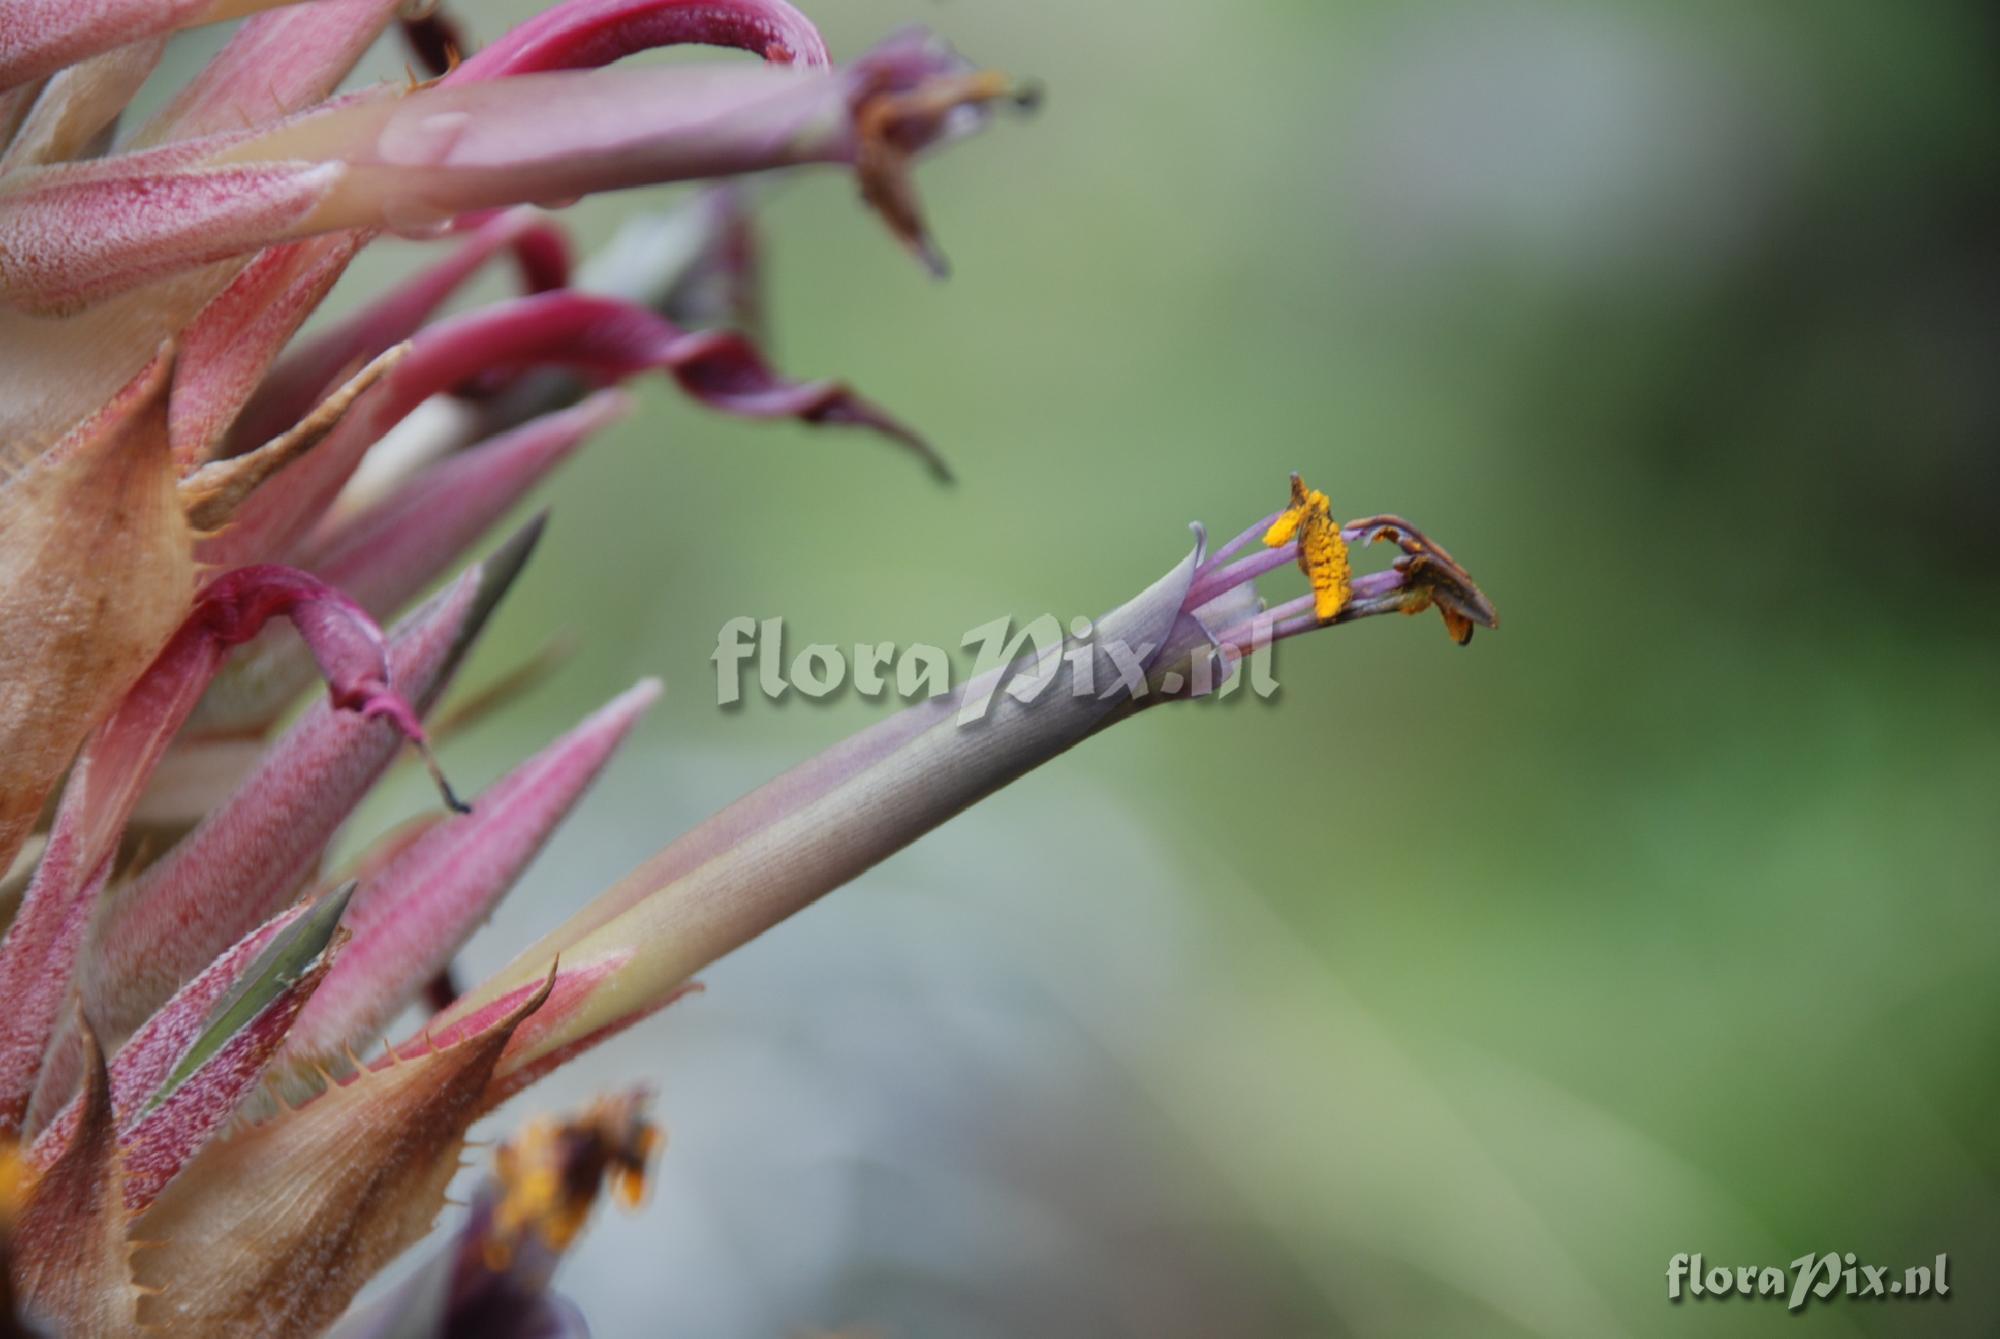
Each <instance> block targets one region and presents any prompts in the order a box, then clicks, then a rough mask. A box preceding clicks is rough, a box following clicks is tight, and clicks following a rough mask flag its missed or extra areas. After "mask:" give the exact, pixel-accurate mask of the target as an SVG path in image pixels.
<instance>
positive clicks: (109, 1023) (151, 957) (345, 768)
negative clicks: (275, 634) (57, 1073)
mask: <svg viewBox="0 0 2000 1339" xmlns="http://www.w3.org/2000/svg"><path fill="white" fill-rule="evenodd" d="M531 543H532V536H528V537H526V543H525V544H521V545H516V546H511V547H510V549H509V550H506V551H503V553H502V555H500V556H498V557H496V559H495V560H493V562H491V563H489V564H488V565H486V567H484V568H476V569H474V570H473V571H471V572H468V573H467V574H466V575H465V576H464V577H462V578H461V579H460V580H459V581H458V582H457V583H455V584H454V585H453V586H452V587H450V588H449V589H447V590H446V591H444V592H443V593H442V594H440V595H439V596H438V597H437V598H436V599H434V600H433V601H432V602H431V603H430V604H428V605H427V606H425V607H424V608H423V609H420V610H418V611H417V612H416V613H415V614H413V615H411V617H410V618H408V619H406V620H405V621H404V623H403V624H402V626H401V627H400V628H399V629H398V631H397V633H396V635H395V636H394V637H393V638H392V639H391V640H390V643H389V646H388V665H389V671H390V675H391V677H392V678H393V681H394V682H395V683H396V684H397V685H399V687H400V688H401V690H402V691H403V692H405V693H407V694H408V697H407V699H405V700H406V701H407V702H408V703H410V704H411V706H410V708H409V709H408V710H409V711H410V712H412V713H414V711H416V710H421V709H422V708H423V707H425V706H426V705H428V704H429V703H430V702H432V701H433V700H435V698H436V697H437V695H438V694H439V693H440V692H442V690H443V688H444V685H445V684H446V683H447V682H448V681H449V678H450V676H451V673H452V671H453V670H455V669H456V667H457V665H458V663H459V661H460V659H461V658H462V657H463V655H464V653H465V652H466V650H467V649H468V648H469V646H470V644H471V641H472V639H473V638H474V637H476V636H477V634H478V632H479V631H480V629H481V628H482V627H483V626H484V623H485V619H486V617H487V615H489V614H490V613H491V611H492V609H493V606H494V604H495V603H496V602H497V601H498V599H499V597H500V595H501V594H502V593H504V591H505V590H506V588H507V586H508V585H509V584H510V583H511V581H512V579H513V577H514V575H515V574H516V573H518V571H519V570H520V565H521V563H522V562H523V561H525V559H526V552H525V549H526V547H527V544H531ZM309 640H310V638H309ZM371 692H372V690H371V688H370V687H369V685H368V683H367V682H366V681H355V682H352V683H350V684H349V686H348V687H347V688H346V689H345V690H344V692H343V695H342V697H343V700H345V701H347V702H349V703H353V704H363V703H366V702H368V701H369V700H371V699H370V697H369V694H370V693H371ZM332 706H333V704H331V703H322V704H320V705H318V706H316V707H314V708H313V709H312V710H310V711H308V712H307V713H306V714H305V715H304V717H302V718H301V719H300V720H299V722H298V724H296V725H295V726H293V727H292V729H291V730H290V731H288V732H287V733H286V735H285V736H284V737H283V738H282V739H281V740H279V741H278V742H277V743H276V744H275V745H273V746H272V748H271V750H270V751H269V752H268V753H267V754H266V755H265V757H264V759H263V760H262V761H261V763H260V764H259V766H258V768H257V770H256V771H255V772H253V773H252V774H251V775H250V776H249V777H248V778H247V779H246V780H245V781H244V782H243V783H242V785H241V786H239V787H238V788H237V790H236V792H235V793H234V794H233V795H232V796H231V797H230V798H229V799H228V800H227V801H225V802H224V803H223V804H222V805H221V806H220V807H219V808H217V809H216V810H215V811H214V812H213V813H211V814H210V815H209V816H208V818H207V819H206V820H204V821H203V822H202V824H201V825H200V826H199V827H197V828H196V829H195V830H194V831H193V832H191V833H189V834H188V836H187V837H185V838H184V839H182V840H181V841H180V842H179V843H178V844H177V845H176V846H175V847H174V848H173V849H172V850H171V851H169V852H168V853H167V854H166V855H165V856H163V857H161V858H160V860H158V861H157V862H155V863H154V864H153V865H151V866H149V867H148V868H147V869H146V871H145V873H143V874H142V875H140V876H139V878H138V879H137V880H136V881H135V882H134V883H133V885H132V886H131V887H130V888H129V889H127V890H125V891H124V892H123V893H122V894H121V895H120V896H119V897H118V898H117V899H116V900H115V901H114V902H112V903H111V904H110V905H109V906H107V908H106V909H105V912H104V914H103V915H102V916H101V917H100V919H99V923H98V926H97V931H96V933H95V936H94V938H93V942H92V949H91V952H90V954H89V955H88V957H87V959H86V961H85V964H84V970H83V972H82V973H81V978H82V988H83V998H84V1003H85V1010H86V1013H87V1015H88V1016H89V1017H90V1018H91V1020H92V1021H93V1022H94V1023H96V1025H97V1026H98V1027H100V1028H103V1029H105V1031H106V1033H107V1035H112V1036H118V1037H123V1036H124V1035H126V1034H127V1033H129V1032H130V1031H131V1030H132V1029H133V1028H135V1027H137V1026H138V1025H139V1024H140V1023H141V1022H143V1021H144V1020H145V1018H146V1016H147V1015H148V1014H150V1013H151V1012H152V1011H153V1010H154V1009H155V1008H156V1007H158V1006H159V1005H160V1004H161V1003H162V1002H164V1001H165V1000H166V999H167V998H168V997H169V996H171V995H172V994H173V992H174V991H175V990H177V989H178V988H179V987H180V985H181V983H182V982H184V981H187V980H189V979H190V978H192V977H193V976H194V975H195V974H196V973H198V972H199V971H200V970H201V969H202V968H203V967H205V966H206V965H207V964H208V963H209V961H210V960H211V959H213V958H214V956H215V955H216V954H218V953H220V952H221V951H222V950H223V949H224V948H226V947H227V946H228V945H229V944H231V943H233V942H235V941H236V940H237V939H238V938H240V937H241V936H242V935H244V934H246V933H247V932H249V931H250V930H251V929H252V928H253V927H255V926H256V925H257V924H258V923H259V922H261V921H263V920H265V919H267V918H269V917H270V916H271V915H272V914H274V913H275V912H276V911H277V910H278V909H279V908H280V907H281V906H282V905H283V904H284V902H285V900H286V899H287V898H288V897H289V896H290V895H291V894H292V893H293V892H294V891H295V890H296V889H297V888H298V886H299V885H300V883H301V882H302V881H304V880H305V879H306V878H307V877H309V875H310V873H311V871H312V869H313V867H314V865H315V863H316V862H317V860H318V857H319V854H320V852H321V850H322V849H323V848H324V847H325V845H326V843H327V841H328V840H330V839H331V837H332V836H333V833H334V832H335V830H336V829H337V828H338V827H339V825H340V824H341V823H342V822H343V821H344V820H345V819H346V817H347V815H348V813H349V812H350V811H351V810H352V809H353V806H354V805H355V804H356V803H358V802H359V801H360V799H361V797H362V796H363V795H364V794H366V792H367V790H368V788H369V787H370V786H371V785H372V784H373V783H374V781H375V778H376V777H378V776H379V775H380V774H381V772H382V770H383V769H384V768H385V767H387V766H388V764H389V761H390V759H391V758H392V757H393V756H394V755H395V752H396V748H397V744H398V740H399V736H400V733H401V731H402V730H403V729H404V728H406V726H408V725H413V724H414V720H413V719H409V720H406V721H404V722H403V723H402V724H395V725H393V728H392V726H391V725H384V724H382V723H379V722H376V721H372V720H370V719H368V718H367V717H366V715H365V714H364V715H356V714H351V713H336V712H335V711H334V710H332V709H331V708H332ZM394 714H396V715H398V716H400V715H401V714H402V713H401V712H397V713H394Z"/></svg>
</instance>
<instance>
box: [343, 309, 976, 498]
mask: <svg viewBox="0 0 2000 1339" xmlns="http://www.w3.org/2000/svg"><path fill="white" fill-rule="evenodd" d="M549 364H556V365H562V366H567V367H571V368H575V369H577V370H579V371H582V372H585V373H587V374H589V375H591V376H594V377H597V378H603V379H620V378H624V377H630V376H634V375H637V374H638V373H641V372H648V371H663V372H666V373H668V374H670V375H671V376H672V377H673V378H674V379H675V380H676V381H678V382H679V383H680V385H681V388H682V389H683V390H685V391H686V392H687V393H688V394H689V395H691V396H693V397H694V398H695V399H697V400H700V401H701V402H702V403H703V404H705V405H707V406H709V407H710V408H711V409H719V410H721V411H723V412H725V413H730V414H736V415H739V416H741V417H745V418H797V419H801V420H804V421H805V422H808V423H845V424H852V425H855V426H858V427H866V428H872V429H873V430H875V431H876V432H879V433H882V434H883V435H885V436H887V437H890V438H891V439H893V440H895V441H897V442H900V443H902V444H903V445H905V446H908V447H909V448H910V449H912V450H914V451H916V452H918V453H919V454H920V455H922V456H923V457H924V458H925V459H926V460H928V461H930V462H931V464H932V465H933V468H937V469H940V470H942V466H941V465H940V464H939V462H938V461H937V458H936V456H935V455H934V453H932V452H931V450H930V448H929V446H928V444H926V443H925V442H924V441H923V439H922V438H921V437H918V436H917V435H916V434H915V433H913V432H912V431H910V429H908V428H906V427H904V426H903V425H902V424H901V423H898V422H897V421H896V420H895V419H893V418H891V417H890V416H889V415H888V414H887V413H885V412H883V411H882V410H881V409H878V408H877V407H876V406H874V405H873V404H870V403H869V402H868V401H866V400H863V399H862V398H861V397H859V396H858V395H856V394H854V393H853V392H852V391H850V390H848V389H847V388H846V387H845V386H843V385H841V384H840V383H838V382H831V381H816V382H794V381H788V380H786V379H784V378H783V377H781V376H780V375H779V374H778V373H777V372H775V371H774V370H773V369H772V368H771V366H770V365H769V364H768V363H766V362H765V361H764V359H763V356H762V355H761V354H760V353H759V352H758V350H757V348H756V346H754V345H753V344H751V343H750V341H749V340H748V339H746V338H744V337H743V336H741V335H738V334H734V333H731V332H728V331H694V332H689V331H684V330H682V329H680V328H679V327H678V326H675V325H674V324H673V323H671V322H670V321H668V320H667V319H666V318H665V317H662V316H658V315H656V314H654V313H653V312H650V311H648V310H646V309H645V308H643V307H640V306H637V305H635V304H632V303H628V302H622V301H619V300H617V299H615V298H604V297H597V296H594V295H591V294H587V293H578V292H575V291H572V290H563V291H561V292H555V293H543V294H539V295H536V296H532V297H525V298H517V299H515V300H513V301H511V302H505V303H500V304H497V305H495V306H493V307H488V308H484V309H482V310H480V311H477V312H471V313H468V314H467V315H464V316H460V317H455V318H453V319H451V320H448V321H444V322H441V323H440V324H438V325H437V326H434V327H432V328H431V329H430V330H428V331H426V332H425V333H424V335H423V336H422V337H420V338H419V339H418V340H417V341H415V352H414V353H413V354H412V356H411V358H410V360H409V362H408V363H407V364H406V366H405V367H404V368H401V369H398V374H397V376H396V377H395V378H393V379H392V381H393V382H394V383H395V385H394V393H395V394H397V395H398V396H399V397H408V398H407V402H406V401H405V399H402V398H398V399H396V400H392V401H390V402H388V403H387V404H385V405H384V406H383V408H382V411H381V412H383V413H384V414H387V415H390V416H393V417H398V418H400V417H401V416H402V414H404V413H407V412H408V410H409V409H410V408H414V406H415V401H416V400H417V399H421V398H422V396H424V395H428V394H430V393H431V392H432V391H434V390H438V389H442V388H444V387H448V386H454V385H458V384H460V383H461V382H463V381H465V380H467V379H468V378H470V377H473V376H475V375H478V374H480V373H482V372H487V371H491V370H495V369H499V370H512V369H515V368H521V367H530V366H539V365H549Z"/></svg>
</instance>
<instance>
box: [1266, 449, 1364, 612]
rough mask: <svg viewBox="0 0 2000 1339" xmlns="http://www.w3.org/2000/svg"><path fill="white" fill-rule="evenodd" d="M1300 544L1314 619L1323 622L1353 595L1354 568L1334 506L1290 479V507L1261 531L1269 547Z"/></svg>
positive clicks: (1314, 490) (1297, 479)
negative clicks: (1351, 565) (1335, 515)
mask: <svg viewBox="0 0 2000 1339" xmlns="http://www.w3.org/2000/svg"><path fill="white" fill-rule="evenodd" d="M1294 538H1296V539H1297V540H1298V542H1299V570H1300V571H1301V572H1304V573H1305V574H1306V580H1308V581H1310V582H1311V583H1312V588H1313V616H1314V617H1315V618H1317V619H1319V621H1320V622H1322V623H1324V622H1326V621H1327V620H1328V619H1331V618H1332V617H1333V616H1334V615H1335V614H1338V613H1339V612H1340V610H1341V606H1343V605H1345V604H1346V603H1347V597H1348V596H1349V595H1350V594H1351V593H1353V590H1354V582H1353V569H1352V568H1351V567H1350V566H1349V565H1348V561H1347V541H1346V540H1343V539H1342V538H1341V537H1340V523H1339V522H1338V521H1336V520H1334V519H1333V504H1332V503H1330V502H1328V501H1327V497H1326V494H1324V493H1322V492H1320V491H1319V490H1318V489H1317V488H1307V487H1306V481H1305V480H1304V479H1301V478H1300V477H1299V476H1298V475H1296V474H1294V475H1293V476H1292V505H1291V506H1289V507H1287V508H1286V509H1285V511H1284V514H1283V515H1281V516H1279V517H1278V519H1277V520H1275V521H1273V522H1272V523H1271V528H1270V529H1269V530H1266V531H1265V532H1264V543H1265V544H1266V545H1268V546H1269V547H1271V548H1274V549H1275V548H1278V547H1279V546H1281V545H1284V544H1289V543H1290V542H1291V541H1292V540H1293V539H1294Z"/></svg>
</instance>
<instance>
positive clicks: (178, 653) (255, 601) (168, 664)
mask: <svg viewBox="0 0 2000 1339" xmlns="http://www.w3.org/2000/svg"><path fill="white" fill-rule="evenodd" d="M280 614H282V615H284V616H285V617H288V618H289V619H291V621H292V623H293V625H294V626H295V627H297V628H298V630H299V632H300V634H301V636H302V638H303V640H304V641H305V643H306V645H307V647H308V648H310V650H311V652H312V655H313V657H314V659H315V660H317V661H318V662H319V664H320V667H321V670H322V672H323V673H325V675H326V677H327V681H328V684H329V685H330V690H331V693H332V697H333V704H334V706H336V707H339V708H344V709H347V710H350V711H353V712H356V713H358V714H359V715H360V716H361V717H362V719H364V720H366V719H369V718H371V717H375V716H385V717H387V718H388V719H389V720H390V721H391V722H392V723H394V724H395V725H396V727H397V729H398V730H399V731H401V732H403V733H405V734H408V735H411V737H413V738H419V739H420V738H421V737H422V727H420V726H419V725H418V724H417V721H416V716H415V714H414V712H413V711H412V709H411V708H410V706H409V704H408V703H407V702H405V701H404V700H403V699H402V698H401V697H399V696H398V695H397V694H396V692H395V691H394V690H393V689H392V688H391V687H390V684H389V667H388V660H387V657H386V653H385V650H384V647H383V644H382V635H381V632H380V631H379V630H378V629H377V628H376V627H375V625H374V623H373V622H371V621H370V620H369V619H368V617H367V616H366V615H365V614H362V613H361V612H360V610H358V609H357V608H356V607H355V606H354V605H353V604H352V603H351V602H349V601H348V600H347V599H346V598H345V597H343V596H340V595H338V594H337V593H335V592H334V591H332V590H330V589H328V588H327V587H326V586H324V585H323V584H322V583H320V582H319V581H317V580H315V579H314V578H312V577H309V576H307V575H305V574H304V573H302V572H293V571H289V570H286V569H283V568H245V569H241V570H239V571H235V572H230V573H228V574H226V575H224V576H222V577H220V578H218V579H217V580H215V581H214V582H212V583H210V584H209V586H208V587H207V588H206V589H205V590H204V591H203V592H202V594H201V596H200V597H199V598H198V599H197V600H196V602H195V608H194V612H193V613H192V614H190V615H189V617H188V619H187V621H186V622H185V623H184V624H183V625H182V627H181V630H180V632H178V633H177V634H175V636H174V638H173V640H172V641H170V642H169V643H168V644H167V647H166V649H165V650H163V651H161V652H160V654H159V656H158V658H157V659H155V660H154V662H153V664H152V665H151V666H150V667H148V669H147V671H146V672H145V674H143V675H142V676H141V677H140V679H139V682H138V683H137V684H136V685H134V686H133V688H132V691H131V692H129V693H128V694H126V696H125V698H124V700H123V701H122V702H120V704H119V706H118V709H117V710H116V711H115V712H114V713H113V714H112V715H111V717H110V719H108V720H107V721H106V722H105V723H104V724H103V725H102V726H101V727H100V728H99V729H98V730H97V732H96V733H95V734H94V735H93V736H92V737H91V740H90V742H89V744H88V745H86V746H85V748H84V751H83V753H82V755H81V756H80V757H79V758H78V760H77V763H76V766H75V767H74V768H73V769H72V771H71V773H70V780H69V784H68V785H67V786H66V787H64V790H63V799H62V804H61V806H60V807H59V808H58V809H57V811H56V817H55V822H54V825H53V827H52V828H51V829H50V833H49V843H48V847H47V849H46V850H45V851H44V852H43V856H42V863H41V865H40V866H39V867H38V868H37V869H36V871H35V877H34V879H33V881H32V882H31V883H30V884H29V885H28V891H27V894H26V896H25V897H24V898H23V899H22V904H21V910H20V913H19V914H18V915H17V916H16V917H15V921H14V924H13V925H12V926H11V927H10V928H9V930H8V934H7V938H6V940H5V942H4V943H0V1002H4V1008H0V1020H4V1021H0V1128H9V1127H12V1128H18V1126H19V1124H20V1121H21V1118H22V1116H23V1114H24V1112H25V1111H26V1107H27V1101H28V1097H29V1096H30V1094H31V1093H32V1092H33V1089H34V1085H35V1078H36V1073H37V1071H38V1070H39V1069H40V1066H41V1060H42V1056H43V1055H44V1053H45V1052H46V1050H47V1047H48V1043H49V1039H50V1037H51V1035H52V1032H53V1029H54V1027H55V1023H56V1018H57V1015H58V1012H59V1010H60V1008H61V1005H62V1002H63V1000H64V998H65V997H66V996H67V994H68V991H69V985H70V980H71V976H72V973H73V972H74V970H75V966H76V961H77V954H78V952H79V950H80V949H81V946H82V927H83V926H84V925H85V924H86V923H87V922H88V920H89V918H90V916H91V914H92V911H93V906H92V904H93V903H94V901H95V897H96V892H97V890H98V889H100V888H102V887H103V885H104V882H105V880H106V879H107V878H108V877H109V876H110V872H111V863H112V859H113V857H114V856H115V855H116V854H117V850H118V838H119V834H120V833H122V832H123V831H124V829H125V823H126V820H127V819H128V818H129V817H130V816H131V813H132V809H133V806H134V805H135V804H136V803H137V801H138V798H139V794H140V792H141V791H142V790H143V789H144V787H145V785H146V781H147V779H148V778H149V777H150V776H151V775H152V771H153V767H154V765H155V764H156V763H157V762H158V761H159V759H160V756H161V755H162V754H163V753H164V752H165V750H166V747H167V745H168V743H169V742H170V741H171V740H172V738H173V736H174V732H175V731H176V730H178V729H179V728H180V726H181V723H182V722H183V721H185V720H186V719H187V716H188V713H189V712H190V711H192V710H193V709H194V705H195V703H196V702H197V701H199V700H200V697H201V694H202V691H203V690H204V689H205V688H206V687H207V686H208V683H209V681H210V680H211V679H213V678H214V676H215V672H216V670H217V669H218V668H219V667H220V665H221V663H222V657H223V655H224V653H225V652H226V651H227V650H228V649H229V648H230V647H232V646H236V645H240V644H241V643H242V642H244V641H247V640H248V639H249V638H251V637H253V636H255V635H256V633H257V631H258V630H259V629H260V628H262V627H263V626H264V624H265V622H266V621H268V620H269V619H270V618H272V617H274V616H276V615H280Z"/></svg>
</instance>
